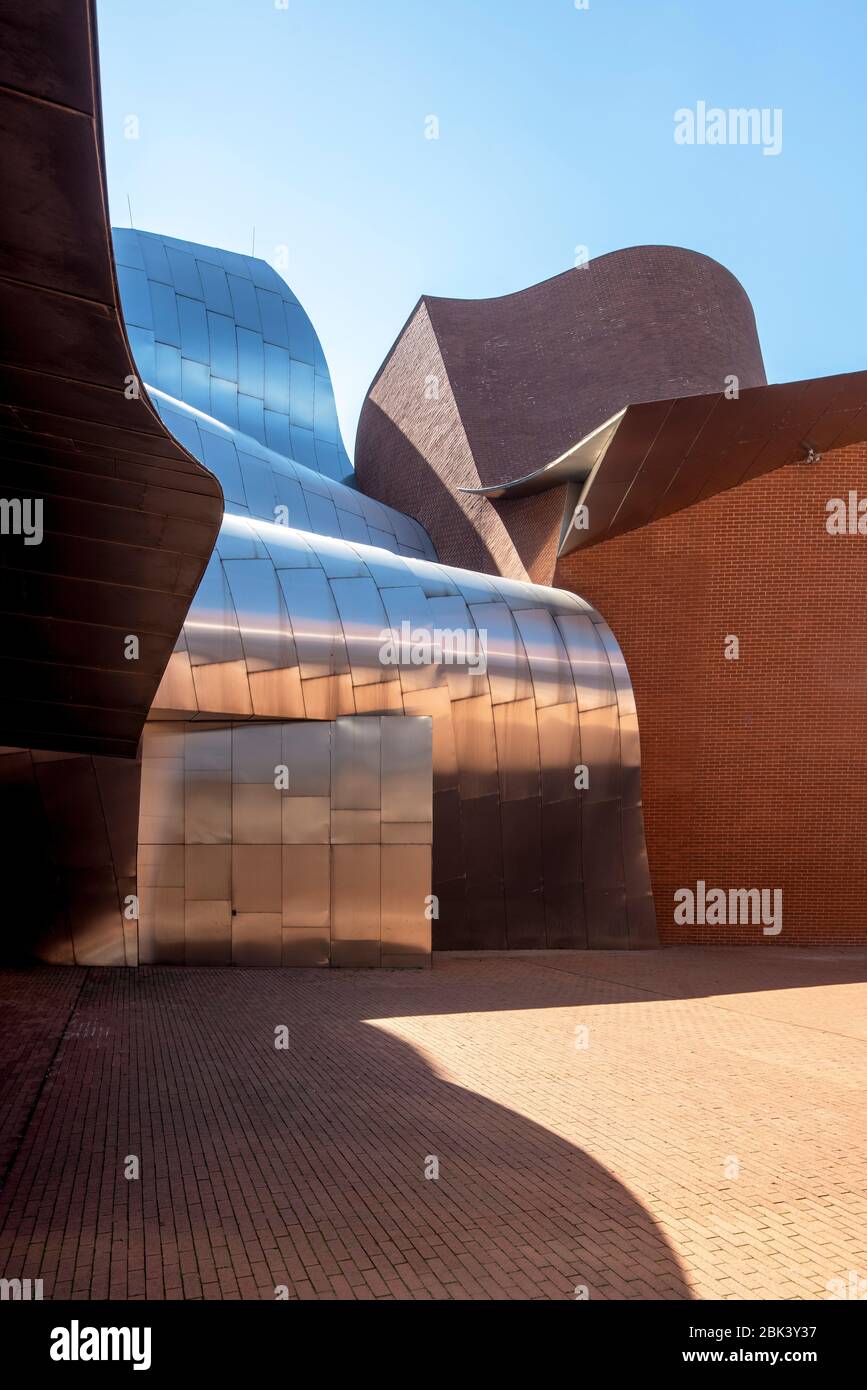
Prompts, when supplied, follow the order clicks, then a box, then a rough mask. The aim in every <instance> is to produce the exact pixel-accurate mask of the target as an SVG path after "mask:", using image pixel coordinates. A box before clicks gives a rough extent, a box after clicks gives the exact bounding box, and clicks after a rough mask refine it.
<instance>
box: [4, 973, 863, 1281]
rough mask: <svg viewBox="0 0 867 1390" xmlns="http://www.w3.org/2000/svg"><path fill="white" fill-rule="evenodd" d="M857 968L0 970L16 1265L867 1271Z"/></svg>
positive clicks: (74, 1273) (152, 1274)
mask: <svg viewBox="0 0 867 1390" xmlns="http://www.w3.org/2000/svg"><path fill="white" fill-rule="evenodd" d="M865 969H867V953H865V952H856V951H849V952H844V951H840V952H830V951H828V952H808V951H796V950H785V949H775V950H773V951H762V950H760V949H759V950H746V949H744V950H736V949H702V948H677V949H669V950H665V951H658V952H643V953H636V954H631V955H629V954H620V953H597V952H581V953H577V952H576V953H572V952H570V953H565V952H561V953H556V954H543V955H537V956H533V957H519V956H509V957H506V956H486V957H482V958H473V957H460V958H457V957H437V958H435V966H434V969H433V970H432V971H431V972H428V973H425V972H406V971H381V972H373V971H371V972H361V971H344V972H338V971H332V972H326V971H277V970H274V971H269V970H240V969H197V970H196V969H177V968H175V969H172V968H166V969H156V968H148V969H141V970H139V971H123V970H106V971H99V970H84V969H81V970H73V969H70V970H64V969H49V968H45V969H42V968H38V969H33V970H28V971H4V972H0V1003H2V1009H3V1032H2V1039H3V1041H2V1044H0V1055H2V1060H3V1071H4V1087H3V1092H2V1095H3V1099H4V1102H5V1104H4V1111H3V1127H2V1132H0V1158H3V1159H4V1160H5V1172H6V1181H5V1187H4V1191H3V1194H2V1199H0V1275H2V1276H5V1277H7V1278H14V1277H21V1278H27V1277H30V1278H42V1279H43V1281H44V1292H45V1297H46V1298H51V1297H54V1298H61V1297H73V1298H81V1299H84V1298H101V1297H117V1298H130V1299H140V1298H144V1297H151V1298H230V1299H237V1298H274V1297H275V1290H276V1289H278V1288H280V1289H285V1291H286V1293H287V1294H288V1296H289V1297H290V1298H298V1299H317V1298H327V1299H395V1298H396V1299H454V1298H458V1299H477V1298H478V1299H489V1298H516V1299H527V1298H529V1299H563V1298H574V1297H575V1290H576V1288H580V1287H581V1286H586V1288H587V1290H588V1292H589V1296H590V1297H592V1298H613V1299H620V1298H715V1297H721V1298H727V1299H740V1298H749V1297H758V1298H766V1299H780V1298H801V1299H817V1298H826V1297H828V1284H829V1281H832V1280H834V1279H842V1280H844V1281H848V1280H849V1275H850V1271H855V1272H856V1273H857V1274H858V1276H859V1277H860V1278H861V1279H867V1253H865V1243H867V1242H865V1229H867V1220H865V1218H867V1193H865V1179H864V1174H865V1171H867V1167H865V1152H864V1150H865V1142H864V1122H863V1112H864V1091H865V1086H867V1011H865V1008H864V1003H865V988H864V985H863V983H862V982H863V980H864V975H865ZM281 1025H286V1027H287V1028H288V1038H289V1045H288V1047H287V1048H285V1049H282V1048H281V1049H278V1048H276V1047H275V1046H274V1041H275V1029H277V1028H279V1027H280V1026H281ZM130 1156H134V1157H136V1158H138V1160H139V1162H140V1177H139V1178H138V1179H133V1180H128V1179H127V1178H126V1177H125V1176H124V1168H125V1165H128V1164H129V1157H130ZM435 1161H436V1162H438V1165H439V1176H438V1177H437V1178H428V1177H426V1176H425V1174H426V1171H427V1172H431V1171H432V1170H433V1168H434V1166H435Z"/></svg>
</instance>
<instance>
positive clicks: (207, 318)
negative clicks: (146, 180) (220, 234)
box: [112, 227, 436, 560]
mask: <svg viewBox="0 0 867 1390" xmlns="http://www.w3.org/2000/svg"><path fill="white" fill-rule="evenodd" d="M112 238H113V243H114V254H115V259H116V262H117V267H118V279H119V284H120V299H121V303H122V306H123V312H124V316H125V319H126V328H127V333H128V335H129V340H130V345H131V347H132V350H133V354H134V356H135V359H136V363H137V365H138V369H139V372H140V373H141V377H142V380H143V382H144V384H145V386H146V388H147V391H148V394H149V397H150V400H151V401H152V403H153V405H154V406H155V407H156V410H157V412H158V413H159V415H160V417H161V419H162V422H163V425H164V426H165V428H166V429H167V430H168V431H170V432H171V434H172V435H173V436H174V437H175V439H177V440H179V441H180V442H181V444H183V445H184V447H185V448H186V449H187V450H189V452H190V453H191V454H192V455H193V457H194V458H196V459H198V460H200V461H201V462H202V463H203V464H204V465H205V467H206V468H207V469H209V470H210V472H211V473H213V474H214V475H215V476H216V478H217V479H218V480H219V482H220V483H221V484H222V487H223V493H224V497H225V507H226V511H227V512H228V513H237V514H239V515H245V516H254V517H259V518H261V519H263V520H265V521H272V522H273V521H277V522H280V523H282V524H285V525H287V526H292V527H294V528H296V529H297V530H300V531H303V532H305V533H308V534H311V533H313V534H319V535H321V536H323V537H328V536H336V537H345V538H347V539H354V540H359V541H362V542H364V543H365V544H368V545H376V546H378V547H380V548H382V549H385V550H386V551H387V552H388V551H391V552H393V553H394V554H395V555H406V556H409V557H416V558H426V559H430V560H432V559H435V558H436V554H435V551H434V549H433V546H432V545H431V542H430V539H429V537H428V536H427V534H426V532H425V531H424V529H423V527H422V526H421V525H420V524H419V523H418V522H417V521H415V520H414V519H413V518H412V517H408V516H405V515H403V514H402V513H401V512H397V511H395V510H394V508H392V507H388V506H386V505H385V504H383V503H381V502H377V501H376V500H375V499H373V498H367V497H363V496H362V495H361V494H360V493H358V491H357V490H356V488H355V482H354V475H353V470H352V463H351V461H350V459H349V456H348V454H347V452H346V449H345V447H344V445H343V440H342V438H341V434H340V428H339V425H338V421H337V411H336V409H335V405H334V391H333V388H332V384H331V376H330V373H329V371H328V365H327V363H326V361H325V356H324V354H323V352H322V348H321V346H320V343H319V339H318V338H317V336H316V333H315V330H314V328H313V325H312V323H311V322H310V319H309V318H308V316H307V314H306V313H305V312H304V310H303V308H302V307H301V305H300V304H299V302H298V300H297V298H296V297H295V295H294V294H293V293H292V291H291V289H290V288H289V286H288V285H287V284H286V282H285V281H284V280H283V278H282V277H281V276H280V275H279V274H278V273H277V271H276V270H274V269H273V267H272V266H270V265H268V264H267V262H265V261H262V260H258V259H256V258H255V257H253V256H242V255H239V254H237V253H235V252H231V251H221V250H218V249H217V248H215V247H209V246H201V245H198V244H197V243H193V242H186V241H180V240H178V239H177V238H174V237H163V236H159V235H157V234H155V233H152V232H142V231H138V230H135V229H133V228H125V227H124V228H117V227H116V228H113V229H112Z"/></svg>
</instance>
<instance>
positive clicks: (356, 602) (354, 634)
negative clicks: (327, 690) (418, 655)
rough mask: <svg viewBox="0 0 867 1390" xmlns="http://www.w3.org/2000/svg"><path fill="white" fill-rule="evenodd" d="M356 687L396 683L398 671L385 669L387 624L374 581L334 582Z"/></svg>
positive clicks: (333, 587)
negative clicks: (383, 682) (390, 681)
mask: <svg viewBox="0 0 867 1390" xmlns="http://www.w3.org/2000/svg"><path fill="white" fill-rule="evenodd" d="M331 592H332V593H333V595H334V601H335V603H336V604H337V611H338V613H339V615H340V622H341V625H342V627H343V635H344V638H345V640H346V651H347V654H348V656H349V666H350V669H351V671H352V683H353V685H365V684H370V683H377V684H378V683H379V682H380V681H385V680H397V669H396V668H395V667H393V666H384V665H383V663H382V659H381V652H382V649H383V646H384V644H385V642H386V640H387V635H388V634H387V631H386V630H387V628H388V624H387V622H386V617H385V609H384V608H383V606H382V600H381V599H380V597H379V591H378V589H377V587H376V585H375V584H374V582H373V580H372V579H369V578H368V579H362V578H357V579H332V580H331Z"/></svg>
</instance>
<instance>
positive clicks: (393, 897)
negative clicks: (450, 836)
mask: <svg viewBox="0 0 867 1390" xmlns="http://www.w3.org/2000/svg"><path fill="white" fill-rule="evenodd" d="M430 876H431V855H430V849H429V848H428V847H427V846H426V845H383V847H382V909H381V910H382V950H383V953H385V952H388V953H390V954H392V955H401V954H403V953H406V952H412V953H416V954H417V953H422V954H426V953H427V952H429V951H430V949H431V923H430V920H429V919H428V918H427V917H426V915H425V908H426V905H427V900H428V896H429V894H430V891H431V877H430Z"/></svg>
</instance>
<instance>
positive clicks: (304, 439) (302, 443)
mask: <svg viewBox="0 0 867 1390" xmlns="http://www.w3.org/2000/svg"><path fill="white" fill-rule="evenodd" d="M289 440H290V443H291V445H292V457H293V458H294V459H295V460H297V462H298V463H303V465H304V467H305V468H309V469H310V470H311V472H314V473H315V472H316V441H315V439H314V438H313V431H312V430H302V429H300V428H299V427H298V426H297V425H291V424H290V426H289Z"/></svg>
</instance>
